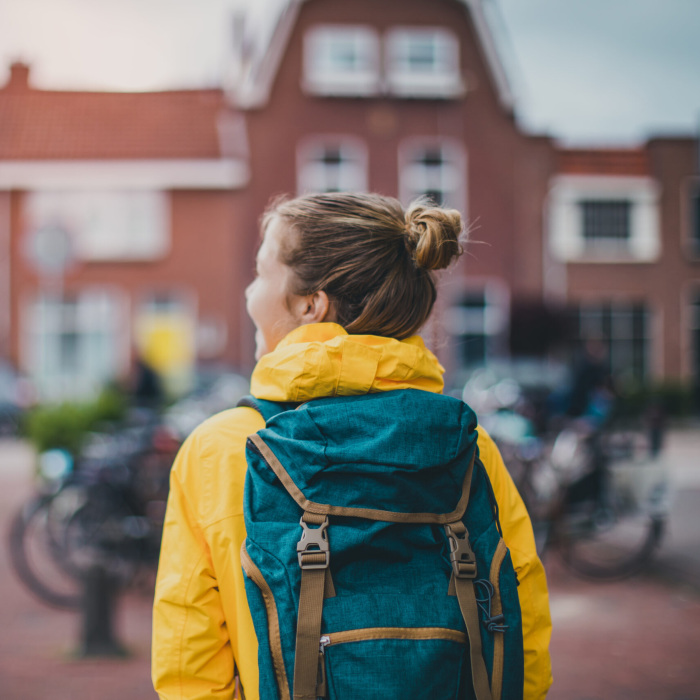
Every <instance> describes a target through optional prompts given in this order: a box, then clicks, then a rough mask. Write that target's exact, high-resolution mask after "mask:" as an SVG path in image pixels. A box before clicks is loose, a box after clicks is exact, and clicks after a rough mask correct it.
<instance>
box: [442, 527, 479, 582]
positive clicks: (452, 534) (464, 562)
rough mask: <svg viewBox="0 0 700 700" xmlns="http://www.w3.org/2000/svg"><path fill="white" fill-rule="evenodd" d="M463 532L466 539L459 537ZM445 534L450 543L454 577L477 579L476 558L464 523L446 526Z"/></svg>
mask: <svg viewBox="0 0 700 700" xmlns="http://www.w3.org/2000/svg"><path fill="white" fill-rule="evenodd" d="M460 526H461V527H460ZM462 531H463V532H464V537H459V534H460V533H461V532H462ZM445 534H446V535H447V541H448V542H449V543H450V562H451V563H452V571H453V572H454V575H455V576H456V577H457V578H476V557H475V556H474V552H473V550H472V548H471V545H470V544H469V533H468V532H467V528H466V527H464V524H463V523H459V524H457V523H453V524H452V525H445Z"/></svg>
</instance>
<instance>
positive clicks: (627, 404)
mask: <svg viewBox="0 0 700 700" xmlns="http://www.w3.org/2000/svg"><path fill="white" fill-rule="evenodd" d="M651 406H659V407H660V408H661V409H662V410H663V412H664V414H665V415H666V416H668V417H669V418H683V417H686V416H689V415H691V414H692V413H693V411H694V407H695V406H694V399H693V387H692V386H691V385H690V384H682V383H680V382H662V383H659V384H652V385H640V384H635V385H628V386H626V387H625V388H623V389H621V390H620V391H619V395H618V400H617V402H616V413H617V414H618V415H619V416H620V417H625V418H638V417H640V416H642V415H644V413H645V411H647V410H648V409H649V408H650V407H651Z"/></svg>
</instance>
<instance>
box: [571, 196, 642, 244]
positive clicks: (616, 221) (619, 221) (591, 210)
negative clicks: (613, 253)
mask: <svg viewBox="0 0 700 700" xmlns="http://www.w3.org/2000/svg"><path fill="white" fill-rule="evenodd" d="M630 209H631V203H630V202H629V201H585V202H581V211H582V215H583V236H584V238H585V239H587V240H627V239H628V238H629V236H630Z"/></svg>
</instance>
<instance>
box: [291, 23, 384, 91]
mask: <svg viewBox="0 0 700 700" xmlns="http://www.w3.org/2000/svg"><path fill="white" fill-rule="evenodd" d="M379 53H380V52H379V35H378V34H377V32H376V31H375V30H374V29H372V28H371V27H365V26H356V25H321V26H317V27H314V28H313V29H311V30H309V31H308V32H307V34H306V36H305V39H304V81H303V87H304V90H305V91H306V92H309V93H312V94H316V95H335V96H349V97H351V96H358V97H364V96H369V95H375V94H377V93H378V92H379V87H380V85H379Z"/></svg>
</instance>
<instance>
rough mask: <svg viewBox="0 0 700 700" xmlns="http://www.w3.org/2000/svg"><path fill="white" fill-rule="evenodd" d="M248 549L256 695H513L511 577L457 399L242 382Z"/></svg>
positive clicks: (472, 428) (517, 687) (471, 428)
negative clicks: (274, 392) (249, 430)
mask: <svg viewBox="0 0 700 700" xmlns="http://www.w3.org/2000/svg"><path fill="white" fill-rule="evenodd" d="M239 405H245V406H249V407H252V408H255V409H256V410H258V411H259V412H260V413H261V414H262V415H263V417H264V418H265V420H266V427H265V428H264V429H263V430H260V431H259V432H258V433H257V434H255V435H251V436H250V438H249V439H248V445H247V450H246V456H247V461H248V472H247V476H246V484H245V496H244V517H245V525H246V530H247V535H248V536H247V539H246V540H245V542H244V543H243V546H242V548H241V563H242V566H243V571H244V573H245V586H246V594H247V597H248V604H249V606H250V611H251V614H252V617H253V623H254V625H255V632H256V635H257V638H258V644H259V655H258V663H259V672H260V698H261V700H292V698H293V699H294V700H316V699H317V698H327V699H328V700H360V699H361V700H406V699H407V698H430V700H467V699H472V698H474V699H475V700H489V699H492V700H515V699H516V698H522V695H523V642H522V622H521V614H520V605H519V602H518V591H517V586H518V581H517V578H516V575H515V571H514V569H513V564H512V561H511V557H510V553H509V551H508V548H507V547H506V546H505V544H504V542H503V539H502V533H501V530H500V524H499V521H498V506H497V504H496V499H495V498H494V495H493V491H492V489H491V483H490V481H489V478H488V476H487V474H486V470H485V469H484V467H483V465H482V463H481V461H480V460H479V450H478V447H477V432H476V417H475V415H474V412H473V411H472V410H471V409H470V408H469V407H468V406H467V405H466V404H464V403H463V402H461V401H458V400H457V399H453V398H450V397H447V396H442V395H439V394H433V393H430V392H427V391H420V390H413V389H406V390H395V391H387V392H383V393H376V394H367V395H364V396H349V397H335V398H324V399H315V400H313V401H310V402H307V403H304V404H301V405H299V404H278V403H272V402H269V401H262V400H259V399H255V398H253V397H247V398H246V399H243V401H241V402H240V403H239Z"/></svg>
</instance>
